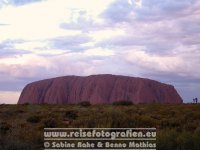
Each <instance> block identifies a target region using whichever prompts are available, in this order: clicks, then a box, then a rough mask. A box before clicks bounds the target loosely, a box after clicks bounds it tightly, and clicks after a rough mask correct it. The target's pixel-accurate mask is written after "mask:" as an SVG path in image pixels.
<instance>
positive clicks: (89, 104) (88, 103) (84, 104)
mask: <svg viewBox="0 0 200 150" xmlns="http://www.w3.org/2000/svg"><path fill="white" fill-rule="evenodd" d="M79 105H80V106H85V107H88V106H91V103H90V102H89V101H82V102H80V103H79Z"/></svg>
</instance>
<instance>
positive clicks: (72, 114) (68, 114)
mask: <svg viewBox="0 0 200 150" xmlns="http://www.w3.org/2000/svg"><path fill="white" fill-rule="evenodd" d="M65 117H67V118H69V119H73V120H74V119H76V118H77V117H78V115H77V112H75V111H73V110H68V111H66V112H65Z"/></svg>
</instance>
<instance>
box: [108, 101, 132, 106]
mask: <svg viewBox="0 0 200 150" xmlns="http://www.w3.org/2000/svg"><path fill="white" fill-rule="evenodd" d="M112 104H113V105H123V106H129V105H133V103H132V102H131V101H116V102H113V103H112Z"/></svg>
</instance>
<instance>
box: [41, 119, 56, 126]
mask: <svg viewBox="0 0 200 150" xmlns="http://www.w3.org/2000/svg"><path fill="white" fill-rule="evenodd" d="M44 126H45V128H55V127H56V126H57V122H56V120H55V119H54V118H49V119H46V120H44Z"/></svg>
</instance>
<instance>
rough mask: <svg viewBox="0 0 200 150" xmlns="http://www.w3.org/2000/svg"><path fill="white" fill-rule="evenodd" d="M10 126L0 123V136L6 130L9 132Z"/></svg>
mask: <svg viewBox="0 0 200 150" xmlns="http://www.w3.org/2000/svg"><path fill="white" fill-rule="evenodd" d="M10 127H11V126H10V125H9V124H8V123H7V122H1V123H0V135H1V134H6V133H7V131H8V130H10Z"/></svg>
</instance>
